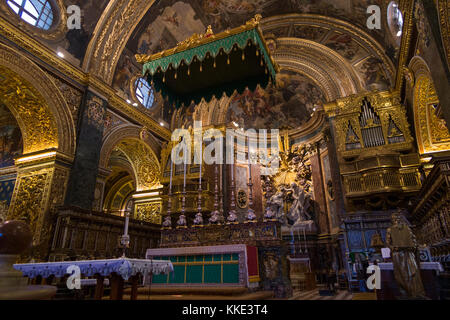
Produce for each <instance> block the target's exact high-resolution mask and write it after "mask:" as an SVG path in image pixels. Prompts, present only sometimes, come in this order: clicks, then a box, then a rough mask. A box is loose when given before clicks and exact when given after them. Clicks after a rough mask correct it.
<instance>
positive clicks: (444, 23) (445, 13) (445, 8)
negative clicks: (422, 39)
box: [438, 0, 450, 65]
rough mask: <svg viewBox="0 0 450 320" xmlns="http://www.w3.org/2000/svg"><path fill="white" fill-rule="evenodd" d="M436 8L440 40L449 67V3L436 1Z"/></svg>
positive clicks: (443, 0)
mask: <svg viewBox="0 0 450 320" xmlns="http://www.w3.org/2000/svg"><path fill="white" fill-rule="evenodd" d="M438 7H439V18H440V20H441V35H442V40H443V43H444V46H445V49H446V51H447V61H448V65H450V2H449V1H448V0H438Z"/></svg>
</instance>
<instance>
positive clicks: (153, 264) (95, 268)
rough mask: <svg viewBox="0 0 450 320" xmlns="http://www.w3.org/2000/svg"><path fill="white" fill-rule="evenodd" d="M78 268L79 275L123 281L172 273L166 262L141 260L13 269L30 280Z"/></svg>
mask: <svg viewBox="0 0 450 320" xmlns="http://www.w3.org/2000/svg"><path fill="white" fill-rule="evenodd" d="M72 265H75V266H78V267H79V268H80V270H81V274H82V275H84V276H86V277H92V276H94V275H96V274H99V275H101V276H104V277H107V276H109V275H111V274H112V273H113V272H115V273H117V274H118V275H120V276H121V277H122V278H123V279H124V280H128V279H129V278H130V277H132V276H134V275H136V274H139V273H140V274H142V275H143V276H146V275H147V274H168V273H169V272H173V265H172V263H171V262H170V261H168V260H143V259H128V258H119V259H107V260H84V261H61V262H44V263H23V264H15V265H14V269H16V270H18V271H21V272H22V273H23V275H24V276H26V277H28V278H30V279H32V278H35V277H37V276H42V277H43V278H48V277H50V276H55V277H57V278H61V277H64V275H67V274H69V273H68V272H67V268H68V267H69V266H72Z"/></svg>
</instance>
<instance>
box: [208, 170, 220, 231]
mask: <svg viewBox="0 0 450 320" xmlns="http://www.w3.org/2000/svg"><path fill="white" fill-rule="evenodd" d="M218 174H219V169H218V165H217V164H216V165H215V167H214V182H215V187H214V211H213V212H211V218H209V223H211V224H216V223H219V220H220V212H219V184H218Z"/></svg>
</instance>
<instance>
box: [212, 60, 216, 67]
mask: <svg viewBox="0 0 450 320" xmlns="http://www.w3.org/2000/svg"><path fill="white" fill-rule="evenodd" d="M215 67H216V58H214V64H213V68H215Z"/></svg>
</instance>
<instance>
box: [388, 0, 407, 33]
mask: <svg viewBox="0 0 450 320" xmlns="http://www.w3.org/2000/svg"><path fill="white" fill-rule="evenodd" d="M387 21H388V25H389V29H390V30H391V33H392V35H393V36H394V37H397V38H400V37H401V35H402V32H403V15H402V12H401V11H400V9H399V8H398V4H397V2H395V1H391V2H390V3H389V6H388V8H387Z"/></svg>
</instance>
